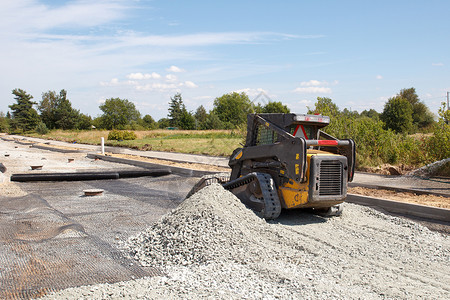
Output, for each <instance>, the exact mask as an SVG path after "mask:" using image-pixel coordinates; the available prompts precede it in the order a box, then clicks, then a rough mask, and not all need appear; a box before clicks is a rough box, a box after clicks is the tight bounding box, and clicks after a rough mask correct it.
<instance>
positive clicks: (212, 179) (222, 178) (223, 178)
mask: <svg viewBox="0 0 450 300" xmlns="http://www.w3.org/2000/svg"><path fill="white" fill-rule="evenodd" d="M229 180H230V174H229V173H217V174H213V175H205V176H203V177H202V178H200V180H199V181H198V182H197V183H196V184H195V185H194V186H193V187H192V189H191V190H190V191H189V193H188V194H187V195H186V198H189V197H190V196H192V195H193V194H195V193H197V192H198V191H200V190H201V189H202V188H204V187H206V186H208V185H211V184H213V183H220V184H224V183H226V182H228V181H229Z"/></svg>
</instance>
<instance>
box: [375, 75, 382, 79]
mask: <svg viewBox="0 0 450 300" xmlns="http://www.w3.org/2000/svg"><path fill="white" fill-rule="evenodd" d="M375 78H376V79H378V80H381V79H383V76H381V75H377V76H376V77H375Z"/></svg>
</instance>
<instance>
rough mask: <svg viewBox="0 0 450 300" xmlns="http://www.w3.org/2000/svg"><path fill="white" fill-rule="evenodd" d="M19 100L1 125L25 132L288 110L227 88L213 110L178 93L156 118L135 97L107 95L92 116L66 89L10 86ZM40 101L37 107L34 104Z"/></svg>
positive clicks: (193, 122) (196, 122)
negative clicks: (189, 104)
mask: <svg viewBox="0 0 450 300" xmlns="http://www.w3.org/2000/svg"><path fill="white" fill-rule="evenodd" d="M12 94H13V95H14V100H15V101H16V103H14V104H12V105H9V108H10V109H11V113H10V112H9V111H8V112H7V114H6V115H4V114H3V113H0V131H2V132H11V133H25V132H31V131H36V132H38V133H41V134H45V133H47V132H48V131H49V130H52V129H63V130H89V129H92V128H98V129H107V130H111V129H119V130H120V129H128V130H148V129H156V128H178V129H185V130H195V129H199V130H208V129H234V128H236V127H238V126H240V125H241V124H243V123H245V122H246V119H247V114H248V113H252V112H258V113H263V112H265V113H276V112H281V113H288V112H289V108H288V107H287V106H286V105H284V104H282V103H281V102H279V101H274V102H272V101H269V103H267V104H265V105H261V104H257V105H253V103H252V102H251V101H250V99H249V97H248V96H247V95H246V94H245V93H236V92H234V93H229V94H225V95H223V96H221V97H218V98H216V99H215V100H214V108H213V109H212V110H210V111H209V112H208V111H206V109H205V107H204V106H203V105H200V106H199V107H198V108H197V109H196V110H195V112H192V111H188V110H187V109H186V106H185V104H184V102H183V99H182V96H181V94H180V93H177V94H175V95H174V96H173V97H171V98H170V102H169V103H168V104H169V107H168V115H167V117H166V118H162V119H160V120H158V121H155V120H154V119H153V117H152V116H150V115H148V114H147V115H145V116H143V117H141V113H140V112H139V111H138V109H137V108H136V106H135V105H134V103H133V102H131V101H129V100H128V99H120V98H109V99H106V100H105V102H104V103H102V104H101V105H100V106H99V108H100V110H101V111H102V114H101V115H99V116H97V117H95V118H92V117H91V116H89V115H87V114H83V113H81V112H80V111H79V110H77V109H75V108H73V107H72V103H71V102H70V100H69V99H68V98H67V91H66V90H64V89H63V90H61V91H60V92H59V94H58V93H56V92H55V91H48V92H45V93H43V94H42V100H41V101H40V102H39V103H38V102H35V101H33V100H32V99H33V96H32V95H30V94H28V93H27V92H26V91H24V90H22V89H14V90H13V91H12ZM34 106H36V108H37V109H35V108H34Z"/></svg>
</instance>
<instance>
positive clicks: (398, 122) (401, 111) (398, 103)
mask: <svg viewBox="0 0 450 300" xmlns="http://www.w3.org/2000/svg"><path fill="white" fill-rule="evenodd" d="M412 112H413V108H412V105H411V103H409V101H408V100H406V99H404V98H402V97H399V96H396V97H393V98H390V99H389V100H388V101H387V102H386V104H385V105H384V109H383V112H382V113H381V116H380V118H381V120H382V121H383V122H384V124H385V125H386V128H388V129H392V130H393V131H395V132H397V133H408V132H409V131H410V130H411V129H412V126H413V118H412Z"/></svg>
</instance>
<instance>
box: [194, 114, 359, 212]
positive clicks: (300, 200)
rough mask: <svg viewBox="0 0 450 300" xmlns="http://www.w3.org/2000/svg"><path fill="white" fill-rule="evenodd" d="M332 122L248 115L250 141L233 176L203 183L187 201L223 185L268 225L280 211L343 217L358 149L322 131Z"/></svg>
mask: <svg viewBox="0 0 450 300" xmlns="http://www.w3.org/2000/svg"><path fill="white" fill-rule="evenodd" d="M329 123H330V118H329V117H327V116H321V115H305V114H293V113H289V114H281V113H276V114H249V115H248V117H247V138H246V142H245V145H244V146H243V147H242V148H238V149H236V150H234V152H233V154H232V155H231V157H230V160H229V163H228V164H229V166H230V167H231V175H229V174H217V175H209V176H205V177H203V178H202V179H201V180H200V181H199V182H198V183H197V184H196V185H195V186H194V187H193V189H192V190H191V192H190V193H189V194H188V196H190V195H192V194H193V193H195V192H197V191H198V190H200V189H201V188H203V187H205V186H207V185H209V184H211V183H213V182H218V183H221V184H222V185H223V187H224V188H225V189H227V190H229V191H231V192H232V193H233V194H234V195H236V196H237V197H238V198H239V199H240V200H241V201H242V202H243V203H244V204H245V205H246V206H247V207H249V208H251V209H252V210H254V211H255V213H256V214H258V215H259V216H261V217H263V218H265V219H275V218H277V217H278V216H279V215H280V212H281V209H282V208H283V209H294V208H312V209H314V210H316V211H317V212H319V213H321V214H322V215H325V216H336V215H340V214H341V213H342V202H344V200H345V198H346V196H347V183H348V182H349V181H352V180H353V175H354V170H355V143H354V141H353V140H351V139H345V140H338V139H336V138H334V137H333V136H331V135H329V134H326V133H325V132H323V131H322V130H321V129H322V128H323V127H325V126H327V125H328V124H329Z"/></svg>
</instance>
